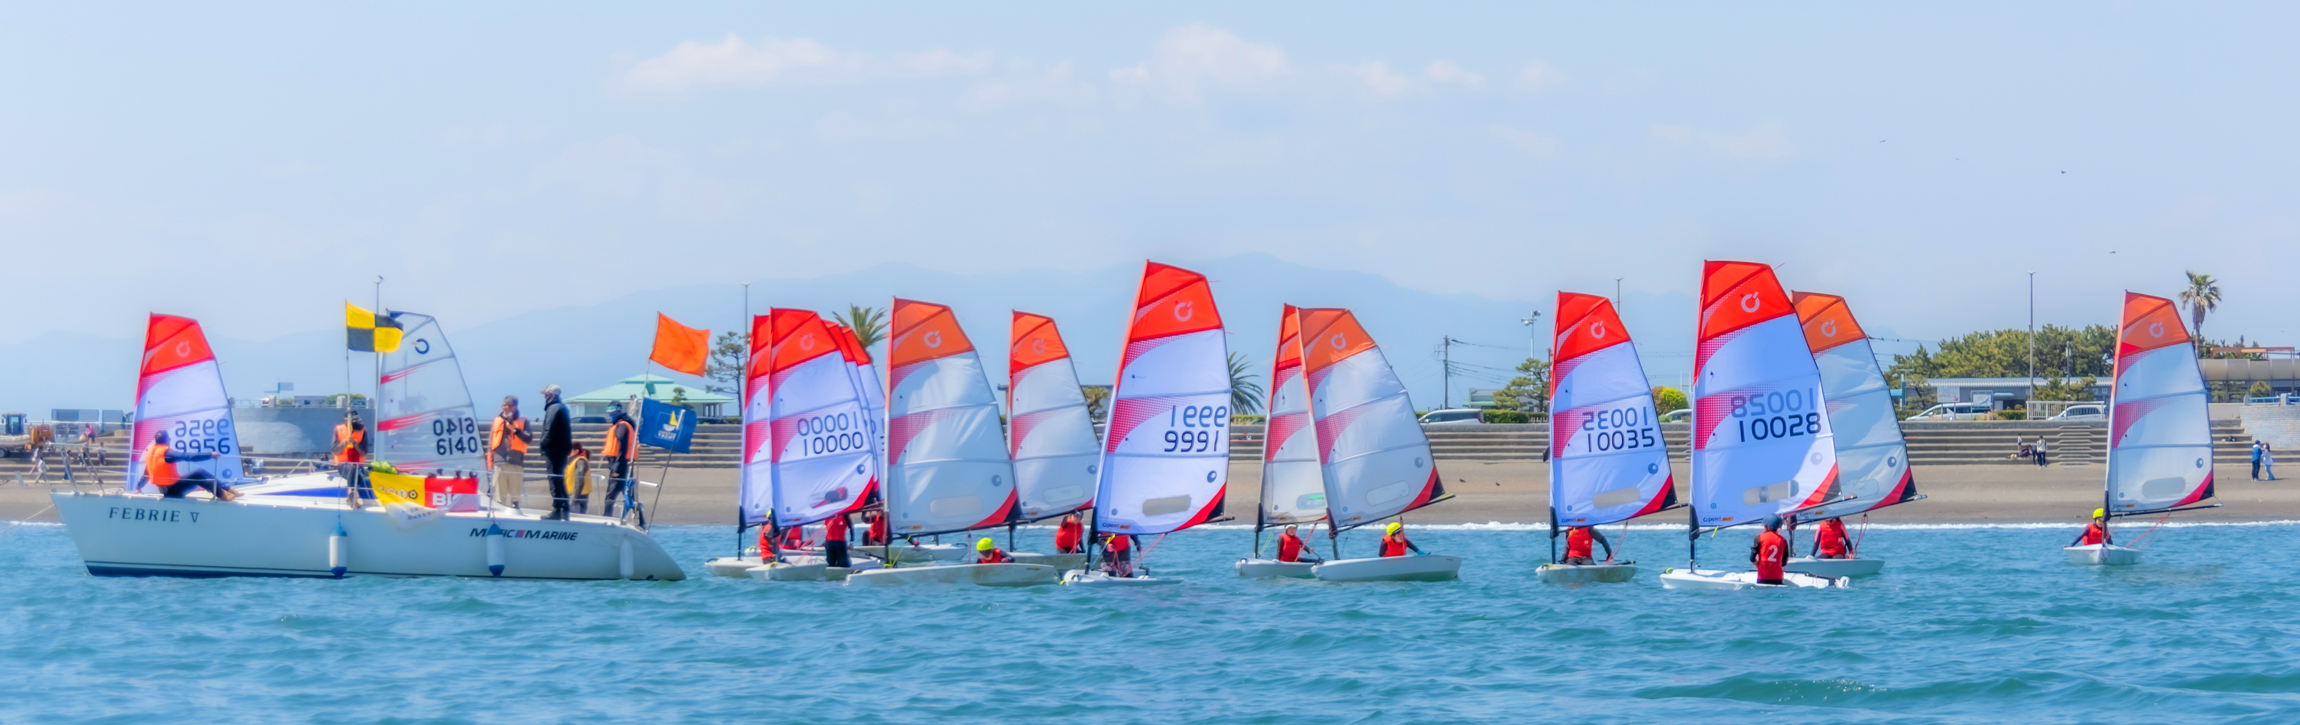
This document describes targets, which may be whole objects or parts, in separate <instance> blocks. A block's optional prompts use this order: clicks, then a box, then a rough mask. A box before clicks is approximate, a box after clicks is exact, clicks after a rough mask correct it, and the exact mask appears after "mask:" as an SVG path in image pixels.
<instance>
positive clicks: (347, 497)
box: [53, 311, 685, 580]
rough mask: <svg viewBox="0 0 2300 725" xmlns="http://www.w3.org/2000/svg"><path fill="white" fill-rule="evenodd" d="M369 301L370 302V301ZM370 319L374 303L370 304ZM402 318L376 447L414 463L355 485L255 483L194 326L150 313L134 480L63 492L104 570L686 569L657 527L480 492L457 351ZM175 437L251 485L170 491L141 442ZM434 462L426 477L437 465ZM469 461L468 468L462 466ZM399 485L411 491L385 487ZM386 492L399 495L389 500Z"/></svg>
mask: <svg viewBox="0 0 2300 725" xmlns="http://www.w3.org/2000/svg"><path fill="white" fill-rule="evenodd" d="M362 312H363V313H364V311H362ZM365 314H366V315H367V316H368V318H369V320H370V324H372V320H373V319H374V317H375V315H374V313H365ZM385 314H387V315H389V316H390V317H391V318H393V319H394V320H396V321H397V323H398V324H399V325H400V327H401V328H402V329H403V330H404V332H403V338H402V341H401V343H400V346H399V349H398V351H396V352H389V353H384V356H383V360H382V361H381V362H382V367H381V370H382V376H381V378H380V379H379V380H378V381H377V384H378V387H379V388H380V389H381V393H382V394H381V395H380V396H378V398H379V403H380V405H379V408H378V409H377V410H376V412H377V413H378V415H377V416H376V425H375V426H374V428H373V429H372V430H373V435H375V438H374V445H373V449H374V451H375V453H376V454H377V458H378V459H379V460H385V461H389V462H390V463H393V464H396V467H397V470H398V471H399V472H400V473H402V474H410V475H405V476H391V475H390V474H380V473H379V474H375V481H374V484H375V485H373V486H369V487H356V486H347V485H346V484H345V480H344V478H343V476H342V474H340V473H338V472H335V471H326V472H320V473H307V474H299V475H290V476H280V477H269V478H263V479H261V480H254V481H249V480H246V477H245V476H244V474H242V473H241V471H240V460H239V456H240V453H241V451H240V440H239V437H238V434H237V433H236V431H235V430H234V427H233V425H232V419H231V401H230V399H229V398H227V397H226V396H225V394H224V386H223V377H222V374H221V372H220V370H219V369H218V367H217V361H216V358H215V355H214V353H213V352H211V351H210V349H209V347H208V342H207V337H206V335H205V334H204V333H203V332H201V330H200V326H199V323H198V322H196V321H194V320H191V319H189V318H184V317H174V316H169V315H158V314H155V315H152V316H151V320H150V322H149V325H148V326H147V328H146V335H145V342H144V356H143V364H142V366H141V369H140V371H139V380H138V383H137V387H136V425H135V429H134V432H133V438H132V440H133V449H132V450H133V455H132V457H131V459H130V461H129V475H128V483H127V485H126V486H125V488H124V490H121V491H105V492H80V491H60V492H57V493H55V494H53V496H54V499H55V503H56V510H57V513H58V514H59V515H60V516H62V518H63V520H64V525H65V526H66V527H67V529H68V530H69V531H70V532H71V535H72V539H73V542H74V543H75V544H77V545H78V547H79V550H80V556H81V558H82V559H83V560H84V561H86V562H87V565H88V572H89V573H90V574H95V575H98V576H185V577H220V576H300V577H343V576H350V575H361V574H365V575H375V576H461V577H474V578H501V579H568V580H572V579H661V580H676V579H682V578H685V574H684V573H682V572H681V571H680V570H679V566H678V564H677V563H676V562H674V561H672V560H671V558H670V556H669V555H668V554H665V553H664V552H663V549H662V547H661V546H659V545H657V544H656V542H655V540H654V538H652V537H651V536H649V535H648V533H647V530H646V529H645V528H642V527H640V526H638V525H634V524H628V523H624V522H622V521H619V520H617V519H612V518H607V517H604V516H588V515H582V514H577V515H574V516H571V517H570V518H569V519H568V520H565V521H549V520H544V519H542V517H541V516H540V515H539V514H538V513H536V512H527V511H521V510H518V509H514V508H509V507H500V506H497V505H495V504H494V503H493V502H492V500H491V498H490V497H482V496H479V495H477V493H476V491H477V487H476V481H475V480H473V479H472V478H470V477H469V474H470V473H473V472H476V471H478V470H480V468H481V465H480V461H481V459H480V457H479V456H480V450H481V446H480V443H479V440H480V434H479V428H478V425H477V421H476V420H474V415H473V410H472V406H471V396H470V393H469V392H468V390H467V389H466V388H465V387H464V383H463V374H462V372H461V370H460V369H458V368H457V366H456V363H455V355H454V352H453V351H452V350H451V349H450V348H449V346H448V344H447V338H446V336H445V335H443V334H441V333H440V331H439V327H438V324H437V322H436V321H435V320H433V319H432V318H430V317H428V316H424V315H417V314H413V313H407V312H398V313H385ZM163 430H165V431H167V432H168V434H169V437H170V439H171V440H170V442H169V445H170V447H172V448H173V449H175V450H178V451H183V452H186V453H215V454H218V457H217V458H214V459H210V460H207V461H199V462H190V461H186V462H180V463H176V464H174V465H175V467H176V471H177V473H179V474H180V475H186V476H188V475H192V474H193V473H194V472H195V471H196V472H199V473H201V474H204V475H206V476H209V477H211V478H214V479H216V480H218V481H221V482H223V483H226V484H236V490H237V491H238V492H239V493H240V497H239V498H238V499H237V500H234V501H219V500H216V499H214V498H213V497H211V496H208V495H207V494H206V493H204V492H202V493H195V494H193V495H191V496H187V497H185V498H172V499H171V498H162V497H160V496H159V495H158V492H157V491H153V490H150V488H149V487H148V486H146V485H145V481H144V478H143V476H142V474H143V471H144V467H143V465H144V461H143V460H142V454H143V453H144V452H145V449H147V448H148V447H150V446H151V445H152V441H153V438H154V436H155V435H156V434H158V433H159V432H161V431H163ZM426 474H429V475H426ZM459 474H461V475H459ZM387 476H388V477H389V478H388V480H389V481H391V482H399V483H404V484H405V485H407V486H408V487H409V488H411V489H412V491H408V492H407V493H406V494H405V495H397V496H393V495H391V494H390V493H389V492H390V491H393V490H398V489H396V488H395V487H394V486H392V485H387V479H386V477H387ZM377 491H385V492H386V494H385V495H386V496H388V497H389V498H390V500H389V501H385V500H382V499H379V498H378V496H377Z"/></svg>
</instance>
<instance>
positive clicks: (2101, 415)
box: [2045, 403, 2108, 420]
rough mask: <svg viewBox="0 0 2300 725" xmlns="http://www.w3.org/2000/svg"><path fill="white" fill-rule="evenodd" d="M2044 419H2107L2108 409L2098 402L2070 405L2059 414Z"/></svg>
mask: <svg viewBox="0 0 2300 725" xmlns="http://www.w3.org/2000/svg"><path fill="white" fill-rule="evenodd" d="M2045 420H2108V409H2107V408H2106V407H2103V406H2102V405H2101V404H2099V403H2086V404H2083V405H2071V406H2068V409H2066V410H2062V411H2061V412H2060V414H2059V415H2055V416H2053V417H2050V418H2046V419H2045Z"/></svg>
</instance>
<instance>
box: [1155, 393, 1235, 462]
mask: <svg viewBox="0 0 2300 725" xmlns="http://www.w3.org/2000/svg"><path fill="white" fill-rule="evenodd" d="M1229 426H1230V407H1229V406H1227V405H1177V406H1174V408H1173V409H1172V410H1169V411H1167V412H1166V428H1167V430H1166V433H1165V436H1164V438H1165V440H1166V447H1165V448H1164V449H1162V451H1163V452H1165V453H1204V452H1209V451H1212V450H1214V447H1215V446H1216V445H1218V444H1220V443H1221V442H1222V437H1223V436H1226V435H1229V431H1227V430H1224V429H1226V428H1228V427H1229Z"/></svg>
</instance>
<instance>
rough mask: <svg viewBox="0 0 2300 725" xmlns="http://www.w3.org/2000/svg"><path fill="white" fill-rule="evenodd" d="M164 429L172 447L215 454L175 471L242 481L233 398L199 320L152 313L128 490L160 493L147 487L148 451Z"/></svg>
mask: <svg viewBox="0 0 2300 725" xmlns="http://www.w3.org/2000/svg"><path fill="white" fill-rule="evenodd" d="M162 432H165V433H167V434H168V447H169V448H170V449H171V450H175V451H179V452H182V453H187V454H193V453H212V454H215V456H216V457H215V458H211V459H208V460H204V461H183V462H179V463H177V464H175V466H176V474H177V475H179V476H190V475H193V474H194V473H195V472H196V473H204V474H206V475H207V476H208V477H209V478H212V479H215V480H217V481H221V482H223V483H226V484H231V483H235V482H238V481H239V480H240V479H241V475H240V437H239V432H238V428H237V426H235V425H234V424H233V422H232V401H231V398H230V397H229V396H227V395H225V394H224V376H223V371H222V369H221V368H219V367H217V365H216V356H215V353H214V351H212V350H211V349H209V347H208V338H207V334H206V333H204V332H202V331H201V330H200V323H199V322H198V321H197V320H193V319H191V318H189V317H176V316H173V315H161V314H154V315H152V316H151V318H150V319H149V320H148V321H147V322H146V324H145V327H144V357H143V365H142V366H141V367H140V368H139V369H138V371H137V378H136V418H135V428H134V430H133V431H132V432H131V433H130V434H129V435H130V438H129V450H128V475H127V480H128V482H129V485H128V486H126V488H127V489H128V490H131V491H135V490H144V491H147V492H150V493H158V492H159V491H158V490H156V489H151V488H150V487H149V486H147V485H145V476H144V451H145V450H146V449H148V448H150V447H151V445H152V439H153V438H154V437H156V436H157V435H159V434H160V433H162Z"/></svg>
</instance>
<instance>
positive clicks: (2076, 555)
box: [2061, 544, 2140, 566]
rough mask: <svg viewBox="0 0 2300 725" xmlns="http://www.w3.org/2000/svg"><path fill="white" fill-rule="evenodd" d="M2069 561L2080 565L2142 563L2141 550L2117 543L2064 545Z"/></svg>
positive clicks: (2127, 564)
mask: <svg viewBox="0 0 2300 725" xmlns="http://www.w3.org/2000/svg"><path fill="white" fill-rule="evenodd" d="M2061 552H2062V553H2064V554H2066V555H2068V563H2070V564H2075V565H2078V566H2131V565H2134V564H2138V563H2140V550H2139V549H2127V548H2125V547H2122V546H2117V545H2115V544H2088V545H2085V546H2069V547H2063V548H2062V549H2061Z"/></svg>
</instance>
